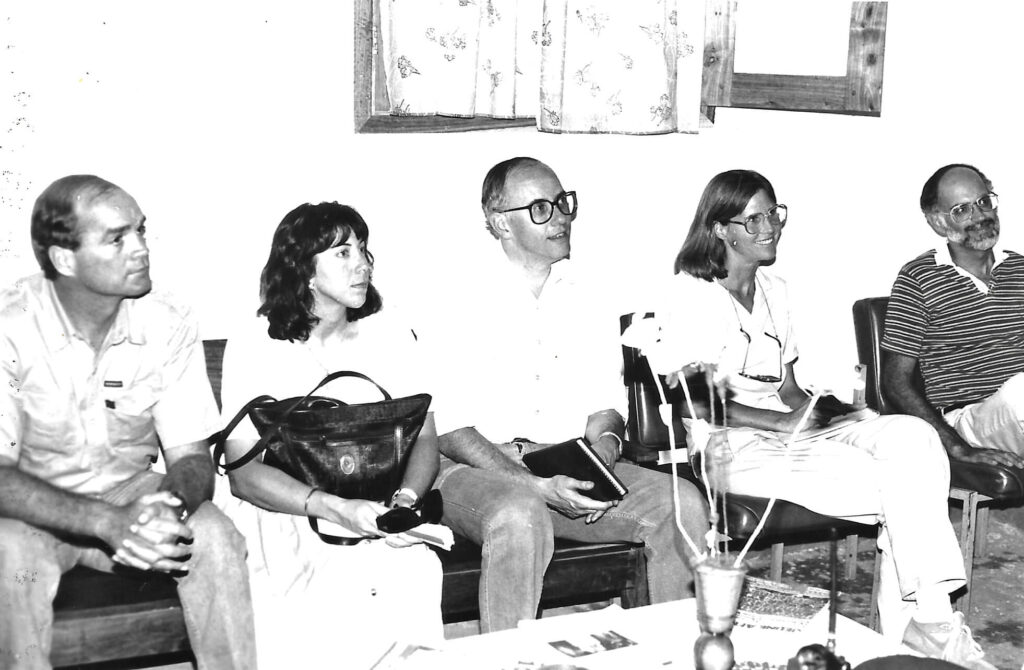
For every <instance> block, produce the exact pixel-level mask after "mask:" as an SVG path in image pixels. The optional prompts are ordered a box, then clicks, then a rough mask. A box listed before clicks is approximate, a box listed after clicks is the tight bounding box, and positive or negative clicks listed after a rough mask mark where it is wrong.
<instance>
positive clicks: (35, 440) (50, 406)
mask: <svg viewBox="0 0 1024 670" xmlns="http://www.w3.org/2000/svg"><path fill="white" fill-rule="evenodd" d="M22 398H23V401H22V417H23V422H24V423H23V425H22V443H23V444H24V445H26V446H28V447H30V448H32V449H36V450H41V451H51V452H57V453H65V452H67V451H68V449H69V445H71V444H74V442H75V440H74V439H73V433H74V432H75V424H74V423H73V422H72V420H71V419H72V417H74V416H76V415H77V413H76V412H75V411H74V403H73V401H72V399H71V398H69V397H64V396H61V395H60V394H57V393H52V392H49V393H46V392H44V393H37V392H33V391H32V390H30V389H23V390H22Z"/></svg>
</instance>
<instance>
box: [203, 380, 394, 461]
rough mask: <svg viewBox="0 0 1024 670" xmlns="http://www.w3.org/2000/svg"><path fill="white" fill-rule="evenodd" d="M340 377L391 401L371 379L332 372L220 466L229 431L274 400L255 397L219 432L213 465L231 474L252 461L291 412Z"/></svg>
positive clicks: (270, 397)
mask: <svg viewBox="0 0 1024 670" xmlns="http://www.w3.org/2000/svg"><path fill="white" fill-rule="evenodd" d="M342 377H356V378H358V379H363V380H366V381H368V382H370V383H371V384H373V385H374V386H376V387H377V390H378V391H380V393H381V395H382V396H384V399H385V400H391V394H390V393H388V392H387V391H386V390H384V388H383V387H382V386H381V385H380V384H378V383H377V382H375V381H373V380H372V379H370V378H369V377H367V376H366V375H364V374H363V373H361V372H353V371H352V370H339V371H337V372H332V373H331V374H329V375H327V376H326V377H324V378H323V379H321V380H320V382H319V383H318V384H317V385H316V386H314V387H313V389H312V390H311V391H310V392H309V393H307V394H306V395H304V396H302V397H301V398H299V399H298V400H297V401H295V402H294V403H292V405H291V406H290V407H289V408H288V409H286V410H285V411H284V413H283V414H282V415H281V418H280V419H279V420H278V421H277V422H276V423H275V424H274V425H273V426H271V427H270V428H268V429H267V431H266V432H264V434H263V435H261V436H260V439H259V440H258V441H257V442H256V444H255V445H253V447H252V449H250V450H249V451H247V452H245V454H243V455H242V456H241V457H240V458H238V459H237V460H235V461H233V462H231V463H227V462H225V463H224V464H223V465H221V463H220V460H221V457H222V456H224V446H225V444H226V443H227V439H228V436H229V435H230V434H231V431H233V430H234V429H235V427H236V426H238V424H239V422H240V421H241V420H242V419H244V418H245V416H246V415H247V414H248V413H249V410H251V409H252V408H253V407H256V406H258V405H262V404H264V403H266V402H268V401H269V402H274V401H275V399H274V398H273V397H272V396H269V395H261V396H257V397H255V398H253V399H252V400H250V401H249V402H247V403H245V406H243V407H242V409H240V410H238V413H237V414H235V416H234V417H233V418H232V419H231V421H229V422H228V425H227V426H225V427H224V430H222V431H221V432H220V435H219V436H218V438H217V443H216V445H215V446H214V448H213V462H214V465H216V466H218V467H221V468H223V469H224V472H231V471H232V470H237V469H238V468H240V467H242V466H243V465H245V464H246V463H248V462H249V461H251V460H252V459H254V458H256V457H257V456H259V455H260V454H261V453H262V452H263V451H264V450H265V449H266V448H267V446H268V445H269V444H270V440H271V438H272V437H273V436H274V435H275V434H276V433H277V431H278V429H279V426H281V425H282V424H283V423H284V422H285V420H286V419H287V418H288V417H289V416H290V415H291V413H292V412H293V411H295V410H296V409H297V408H298V407H301V406H302V404H303V403H304V402H306V400H308V399H309V397H310V396H311V395H313V394H314V393H316V392H317V391H319V390H320V388H321V387H323V386H324V385H326V384H330V383H331V382H332V381H334V380H335V379H341V378H342ZM225 460H226V458H225Z"/></svg>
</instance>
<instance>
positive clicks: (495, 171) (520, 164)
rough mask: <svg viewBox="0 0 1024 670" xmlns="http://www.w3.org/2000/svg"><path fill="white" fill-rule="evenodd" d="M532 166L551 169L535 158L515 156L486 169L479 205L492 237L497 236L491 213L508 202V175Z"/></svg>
mask: <svg viewBox="0 0 1024 670" xmlns="http://www.w3.org/2000/svg"><path fill="white" fill-rule="evenodd" d="M534 166H539V167H543V168H544V169H546V170H551V168H550V167H548V166H547V165H546V164H544V163H543V162H541V161H539V160H537V159H536V158H530V157H529V156H516V157H515V158H509V159H508V160H504V161H501V162H500V163H498V164H497V165H495V166H494V167H492V168H491V169H490V170H488V171H487V176H485V177H484V184H483V188H481V190H480V191H481V192H480V206H481V208H482V209H483V211H484V219H485V220H486V222H487V230H488V231H489V232H490V233H491V235H492V236H493V237H498V234H497V232H496V231H495V230H494V228H493V227H492V226H491V214H493V213H494V212H495V211H496V210H497V209H498V208H500V207H505V206H506V205H507V204H508V203H507V202H506V201H505V186H506V185H507V184H508V179H509V177H510V176H512V174H513V173H514V172H516V171H517V170H521V169H523V168H527V167H534ZM552 172H553V170H552Z"/></svg>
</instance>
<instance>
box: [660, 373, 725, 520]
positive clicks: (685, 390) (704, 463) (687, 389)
mask: <svg viewBox="0 0 1024 670" xmlns="http://www.w3.org/2000/svg"><path fill="white" fill-rule="evenodd" d="M679 383H680V384H681V385H682V387H683V397H685V398H686V407H687V408H688V409H689V410H690V416H691V417H692V418H693V419H696V418H697V410H695V409H694V407H693V396H691V395H690V387H689V385H688V384H687V383H686V377H685V376H684V375H682V371H680V377H679ZM658 392H659V393H661V400H662V402H666V400H665V394H664V393H662V391H661V384H658ZM671 424H672V422H671V421H670V422H669V427H668V431H669V435H673V432H672V431H673V429H672V425H671ZM675 443H676V442H675V437H674V435H673V437H672V438H671V444H672V445H673V446H675ZM707 460H708V459H707V448H706V447H705V449H704V457H702V458H701V459H700V476H701V480H702V481H704V482H705V483H707V481H708V472H707V467H706V466H707ZM674 472H675V471H674V470H673V473H674ZM704 493H705V494H706V495H707V498H708V505H709V506H710V508H711V510H712V512H714V511H715V509H716V508H715V505H714V501H712V499H711V487H710V486H705V487H704Z"/></svg>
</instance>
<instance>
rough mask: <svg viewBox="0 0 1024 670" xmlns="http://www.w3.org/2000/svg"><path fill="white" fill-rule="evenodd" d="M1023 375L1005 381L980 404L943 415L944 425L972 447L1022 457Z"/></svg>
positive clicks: (1023, 432) (1023, 430)
mask: <svg viewBox="0 0 1024 670" xmlns="http://www.w3.org/2000/svg"><path fill="white" fill-rule="evenodd" d="M1022 415H1024V372H1018V373H1017V374H1015V375H1014V376H1012V377H1010V378H1009V379H1007V380H1006V382H1005V383H1004V384H1003V385H1002V386H1001V387H1000V388H999V390H998V391H996V392H995V393H993V394H992V395H990V396H989V397H988V398H986V399H985V400H982V401H981V402H976V403H974V404H973V405H967V406H966V407H962V408H960V409H954V410H950V411H949V412H946V422H947V423H948V424H949V425H951V426H953V428H954V429H955V430H956V432H958V433H960V436H961V437H963V438H964V439H965V440H967V443H968V444H970V445H971V446H972V447H989V448H991V449H999V450H1001V451H1009V452H1011V453H1014V454H1017V455H1024V426H1022V425H1021V419H1020V417H1021V416H1022Z"/></svg>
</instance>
